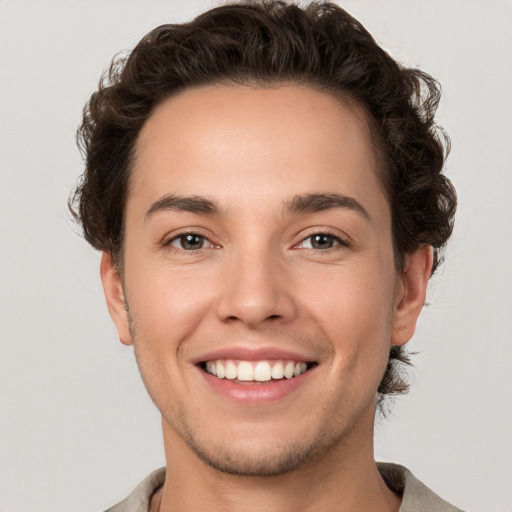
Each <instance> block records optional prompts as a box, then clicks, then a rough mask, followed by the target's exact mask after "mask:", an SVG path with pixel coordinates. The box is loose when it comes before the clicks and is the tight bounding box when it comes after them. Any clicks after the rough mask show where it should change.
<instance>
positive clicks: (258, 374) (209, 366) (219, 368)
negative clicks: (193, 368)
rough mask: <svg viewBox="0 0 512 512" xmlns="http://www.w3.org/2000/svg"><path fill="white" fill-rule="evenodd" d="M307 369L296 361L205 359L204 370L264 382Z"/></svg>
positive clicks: (304, 364)
mask: <svg viewBox="0 0 512 512" xmlns="http://www.w3.org/2000/svg"><path fill="white" fill-rule="evenodd" d="M306 370H307V364H306V363H304V362H296V361H275V362H269V361H233V360H231V359H227V360H217V361H207V362H206V371H207V372H208V373H209V374H211V375H215V376H216V377H218V378H220V379H224V378H226V379H238V380H243V381H258V382H265V381H269V380H271V379H282V378H287V379H291V378H292V377H296V376H297V375H301V374H302V373H304V372H305V371H306Z"/></svg>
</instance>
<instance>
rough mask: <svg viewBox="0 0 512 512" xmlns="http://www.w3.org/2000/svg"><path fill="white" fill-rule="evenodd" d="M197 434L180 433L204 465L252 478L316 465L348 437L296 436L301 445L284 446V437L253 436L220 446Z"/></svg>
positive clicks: (323, 435)
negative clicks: (316, 462)
mask: <svg viewBox="0 0 512 512" xmlns="http://www.w3.org/2000/svg"><path fill="white" fill-rule="evenodd" d="M196 434H198V433H196ZM196 434H194V433H192V432H191V431H186V432H185V433H179V435H180V437H181V438H182V439H183V440H184V442H185V443H186V445H187V446H188V448H189V449H190V450H191V451H192V452H193V453H194V454H195V455H196V456H197V457H198V458H199V459H200V460H201V461H202V462H204V463H205V464H206V465H208V466H210V467H211V468H213V469H215V470H217V471H220V472H222V473H226V474H229V475H237V476H251V477H267V476H278V475H285V474H288V473H292V472H294V471H296V470H298V469H300V468H303V467H305V466H307V465H309V464H314V462H315V461H317V460H319V459H322V457H323V456H325V455H326V454H328V453H329V452H331V451H332V450H333V448H334V447H335V446H336V445H338V444H339V443H340V442H342V440H343V438H344V437H345V432H344V431H343V430H342V431H341V432H339V431H338V432H337V433H336V434H335V433H334V432H331V433H326V432H323V433H322V434H320V433H319V432H314V433H313V432H311V433H310V434H309V435H307V434H304V435H301V436H297V438H298V439H300V441H298V440H297V439H295V440H290V439H288V440H287V441H285V442H283V439H285V438H284V437H282V436H278V437H274V438H273V439H271V438H269V437H268V436H263V437H260V439H258V436H256V435H254V436H251V437H250V438H248V437H245V436H244V439H238V440H237V439H234V436H231V437H229V436H228V437H225V438H224V439H230V441H229V442H224V443H222V444H220V443H219V442H215V441H214V440H212V439H205V437H204V435H196ZM201 434H204V433H201Z"/></svg>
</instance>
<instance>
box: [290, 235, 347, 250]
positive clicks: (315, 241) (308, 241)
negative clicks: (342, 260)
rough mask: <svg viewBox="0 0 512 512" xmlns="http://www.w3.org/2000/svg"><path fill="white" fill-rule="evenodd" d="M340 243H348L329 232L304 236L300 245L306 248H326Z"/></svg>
mask: <svg viewBox="0 0 512 512" xmlns="http://www.w3.org/2000/svg"><path fill="white" fill-rule="evenodd" d="M338 245H346V244H345V243H344V242H343V241H342V240H341V239H340V238H338V237H337V236H334V235H330V234H329V233H315V234H313V235H310V236H308V237H307V238H304V240H302V242H301V243H300V247H302V248H304V249H315V250H326V249H332V248H333V247H336V246H338Z"/></svg>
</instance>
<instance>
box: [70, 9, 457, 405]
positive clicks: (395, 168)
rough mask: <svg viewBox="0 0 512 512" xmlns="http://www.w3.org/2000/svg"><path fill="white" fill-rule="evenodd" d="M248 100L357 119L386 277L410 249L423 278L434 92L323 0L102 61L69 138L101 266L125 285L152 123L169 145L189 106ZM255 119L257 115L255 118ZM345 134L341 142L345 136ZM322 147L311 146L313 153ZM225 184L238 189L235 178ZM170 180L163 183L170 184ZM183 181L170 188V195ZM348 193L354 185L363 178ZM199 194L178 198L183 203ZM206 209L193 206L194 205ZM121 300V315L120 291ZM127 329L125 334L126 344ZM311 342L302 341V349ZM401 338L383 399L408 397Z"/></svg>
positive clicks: (166, 38) (442, 180)
mask: <svg viewBox="0 0 512 512" xmlns="http://www.w3.org/2000/svg"><path fill="white" fill-rule="evenodd" d="M301 94H305V97H301ZM251 95H252V96H253V97H254V98H256V99H255V102H256V103H258V102H260V103H259V105H260V106H261V111H265V109H267V110H268V113H269V116H270V114H271V113H272V111H273V110H272V108H271V107H272V105H274V106H275V108H276V109H277V108H278V107H279V106H280V105H282V104H283V101H284V99H285V98H286V97H289V98H291V99H290V102H291V104H292V105H295V108H296V109H298V108H300V105H303V104H304V105H308V104H309V105H310V107H311V109H312V110H314V109H315V104H317V105H318V109H319V112H324V114H325V116H327V113H328V111H329V108H328V104H329V102H331V103H332V105H338V106H339V108H341V109H342V110H343V112H344V113H345V114H346V115H347V116H348V117H347V119H349V121H350V122H351V123H353V124H354V126H355V125H356V124H357V126H358V128H357V129H356V131H358V130H359V133H360V134H361V136H362V137H364V138H365V141H366V146H365V148H366V150H367V151H366V152H367V153H370V154H371V161H372V163H371V164H368V166H367V167H368V168H371V170H372V173H373V174H372V175H373V176H374V178H375V181H376V183H377V184H378V190H380V192H381V194H382V197H383V198H384V200H385V205H386V206H385V208H387V209H388V211H389V241H390V248H391V253H392V266H393V275H394V276H395V277H396V276H399V277H400V276H403V275H404V274H405V273H406V272H407V269H408V264H409V261H410V260H411V258H412V256H413V255H414V254H416V253H417V252H418V251H421V250H423V252H425V253H426V251H427V250H428V251H431V252H430V254H431V259H429V258H424V261H425V262H427V263H428V269H427V270H424V271H425V272H427V273H428V275H429V276H430V275H431V274H432V273H433V272H434V271H435V269H436V268H437V266H438V264H439V262H440V255H441V252H442V250H443V248H444V246H445V244H446V242H447V240H448V238H449V236H450V234H451V231H452V225H453V215H454V211H455V204H456V198H455V193H454V190H453V188H452V186H451V184H450V182H449V181H448V180H447V178H446V177H444V176H443V175H442V173H441V171H442V168H443V164H444V160H445V157H446V154H447V150H448V142H447V138H446V137H445V136H444V134H443V132H442V131H441V130H440V129H439V128H438V127H437V126H436V124H435V122H434V114H435V110H436V108H437V105H438V101H439V96H440V90H439V86H438V84H437V83H436V82H435V80H434V79H433V78H431V77H430V76H428V75H427V74H425V73H423V72H422V71H420V70H418V69H408V68H405V67H403V66H401V65H400V64H398V63H397V62H396V61H394V60H393V59H392V58H391V57H390V56H389V55H388V54H387V53H386V52H385V51H383V50H382V49H381V48H380V47H379V46H378V45H377V44H376V43H375V41H374V39H373V38H372V37H371V35H370V34H369V33H368V32H367V31H366V30H365V29H364V27H363V26H362V25H361V24H360V23H359V22H358V21H356V20H355V19H354V18H352V17H351V16H350V15H348V14H347V13H346V12H345V11H343V10H342V9H341V8H339V7H337V6H335V5H333V4H328V3H327V4H311V5H309V6H308V7H305V8H303V9H301V8H299V7H297V6H295V5H289V4H287V3H285V2H275V1H273V2H265V1H263V2H242V3H236V4H230V5H226V6H223V7H219V8H216V9H212V10H210V11H208V12H206V13H204V14H202V15H200V16H199V17H197V18H196V19H195V20H194V21H193V22H191V23H187V24H183V25H163V26H161V27H158V28H156V29H155V30H153V31H152V32H150V33H149V34H148V35H146V36H145V37H144V38H143V39H142V40H141V41H140V43H139V44H138V45H137V46H136V47H135V49H134V50H133V51H132V52H131V53H130V54H129V55H128V56H127V57H125V58H119V59H117V60H115V61H114V62H113V63H112V66H111V67H110V70H109V72H108V74H107V75H106V76H105V77H103V79H102V81H101V83H100V87H99V89H98V91H97V92H95V93H94V94H93V95H92V97H91V99H90V101H89V103H88V105H87V106H86V108H85V110H84V118H83V123H82V126H81V128H80V130H79V141H80V143H81V147H82V149H83V152H84V154H85V159H86V170H85V173H84V175H83V177H82V181H81V183H80V184H79V186H78V187H77V190H76V192H75V195H74V196H73V197H72V200H71V207H72V211H74V212H76V216H77V218H78V219H79V221H80V222H81V224H82V226H83V232H84V235H85V238H86V239H87V240H88V241H89V242H90V243H91V244H92V245H93V246H94V247H95V248H97V249H99V250H101V251H103V252H104V254H105V255H108V256H109V257H110V258H111V260H112V262H113V265H114V268H115V270H116V272H118V274H119V277H120V282H121V284H122V285H124V284H125V283H126V278H127V276H126V275H125V272H126V271H127V269H126V265H125V262H126V256H127V254H126V251H127V230H128V229H129V226H128V221H127V205H128V203H129V201H130V198H131V197H132V195H133V194H135V189H136V187H138V186H139V185H140V180H138V179H137V176H138V175H140V173H142V172H143V171H142V170H141V169H140V165H139V164H140V162H141V161H144V162H146V160H145V159H146V158H147V152H148V151H149V149H148V148H149V147H151V144H152V142H151V141H152V140H155V138H158V137H157V132H155V130H156V127H157V126H164V125H165V120H164V119H167V120H168V121H169V122H171V121H170V120H176V122H174V121H172V122H171V124H172V126H173V130H174V132H173V131H170V132H166V136H167V137H168V139H167V140H172V138H173V135H174V134H175V135H176V137H177V138H178V139H179V138H180V137H182V133H181V129H182V127H183V126H184V125H186V129H187V130H189V131H190V130H193V126H190V125H189V124H187V123H186V122H185V119H186V107H187V106H188V108H190V109H192V110H190V111H191V112H192V111H193V109H194V108H196V110H197V108H199V106H201V105H202V106H203V107H204V108H209V109H210V110H211V111H214V110H215V108H216V107H215V105H222V104H223V103H224V102H228V103H229V101H230V98H231V99H232V100H233V101H234V103H236V104H237V105H238V106H239V107H240V108H241V109H243V108H250V107H248V106H247V105H248V104H247V103H246V99H247V97H251ZM174 100H175V102H174V103H173V101H174ZM308 102H309V103H308ZM315 102H316V103H315ZM283 108H284V107H283ZM291 111H293V109H291V110H290V112H291ZM218 114H219V116H220V117H222V115H223V114H222V113H218ZM221 114H222V115H221ZM253 114H254V117H258V116H257V111H256V112H253ZM282 114H283V115H284V114H285V112H284V111H283V112H282ZM180 115H181V116H182V117H181V118H180V117H179V116H180ZM194 115H198V113H197V112H195V113H194ZM165 116H167V117H165ZM225 118H226V119H228V118H229V115H227V117H226V116H225ZM180 119H183V120H184V125H180V122H179V120H180ZM251 119H253V117H250V118H248V121H247V123H248V125H250V123H251ZM303 121H304V122H306V121H307V120H306V119H304V120H303ZM338 121H339V119H338ZM338 121H336V120H335V119H333V120H332V123H333V124H332V126H334V127H342V126H344V124H343V122H341V121H340V122H339V123H338ZM261 122H263V123H264V122H265V121H264V120H262V121H261ZM307 122H309V121H307ZM166 126H169V124H167V125H166ZM148 133H150V134H152V137H150V136H149V135H148ZM340 134H341V131H340ZM343 135H344V137H345V139H344V140H347V139H349V138H350V136H349V132H347V133H344V134H343ZM313 136H318V134H314V135H313ZM297 137H299V135H297ZM299 138H300V137H299ZM327 138H328V137H327ZM325 139H326V138H325V137H324V139H322V138H319V144H321V143H320V141H322V140H325ZM331 142H332V141H331ZM240 143H241V144H242V143H243V141H241V142H240ZM284 143H286V141H283V144H284ZM171 146H172V142H171ZM334 146H335V143H334V142H332V147H334ZM342 146H343V144H341V145H340V148H341V147H342ZM356 146H357V143H354V144H353V145H352V146H350V147H352V148H353V147H356ZM155 148H156V146H155ZM333 154H334V152H333ZM171 157H172V155H171ZM262 172H263V173H264V170H262ZM298 172H300V171H298ZM171 178H172V174H171ZM231 179H232V181H233V180H234V181H236V180H237V177H236V175H232V176H231ZM266 179H267V180H269V179H270V180H271V177H270V176H266ZM287 179H288V180H290V179H291V180H292V181H293V179H294V178H293V176H292V175H290V176H288V178H287ZM361 179H362V178H361ZM297 180H298V181H299V182H300V179H299V178H297ZM206 181H208V180H206ZM232 181H231V182H232ZM169 183H170V184H171V188H172V179H171V180H170V181H169ZM354 183H355V182H354ZM182 185H183V183H181V182H180V183H179V185H178V189H177V190H174V191H173V190H170V193H171V195H172V194H174V193H178V192H180V189H181V187H182ZM268 185H269V186H271V183H268ZM359 186H360V187H364V180H363V181H362V182H361V183H359ZM212 187H215V180H214V181H213V182H212ZM318 187H319V188H318V191H321V192H326V194H324V195H323V197H322V200H323V201H327V202H329V201H332V200H333V196H330V195H329V193H330V191H331V190H330V188H329V186H327V185H325V186H324V185H323V184H322V183H321V182H320V183H319V186H318ZM185 188H186V186H185ZM375 190H377V189H375ZM196 195H198V194H195V193H193V194H189V199H190V197H192V199H193V197H195V196H196ZM203 195H204V194H203ZM368 197H369V198H370V196H368ZM289 199H291V198H289ZM377 202H378V201H377ZM189 206H190V208H192V206H193V205H189ZM213 206H215V205H212V204H204V202H203V203H201V204H199V203H198V204H196V205H195V206H194V207H195V208H206V209H207V210H208V208H210V209H211V208H212V207H213ZM223 206H224V205H220V207H221V208H222V207H223ZM295 206H297V205H295ZM302 207H303V205H302ZM190 208H189V210H190ZM292 209H293V207H292ZM363 209H364V208H363ZM299 210H300V205H299ZM150 216H151V213H150ZM250 218H251V217H250V216H248V219H250ZM201 236H202V235H201ZM215 236H216V235H212V238H215ZM196 242H197V239H196ZM201 243H203V242H201ZM208 243H210V242H208ZM211 243H212V244H213V245H215V244H217V242H216V241H215V240H214V241H211ZM330 243H332V240H331V242H330ZM218 244H219V246H221V245H222V244H221V243H220V242H218ZM212 247H213V246H212ZM384 259H385V258H384ZM420 266H421V265H420ZM187 272H188V270H187ZM207 293H213V292H212V290H208V291H207ZM127 299H128V300H127V303H128V306H131V304H130V301H129V294H128V296H127ZM277 316H279V315H277ZM128 318H129V315H128ZM136 329H137V327H136V325H132V332H130V333H129V334H127V335H126V338H128V337H130V338H131V337H133V336H134V334H135V332H134V331H136ZM279 330H282V329H281V328H280V329H279ZM388 334H389V333H388ZM409 337H410V335H409ZM314 339H315V337H314V335H312V336H311V339H310V341H312V342H314ZM406 341H407V340H406ZM404 343H405V341H404V340H403V339H401V341H400V343H398V342H397V343H395V344H393V343H391V344H390V347H389V350H387V354H386V364H385V365H384V368H383V372H382V374H381V375H380V376H379V382H380V383H378V393H379V396H380V397H383V396H386V395H390V394H396V393H401V392H404V391H406V389H407V384H406V382H405V381H404V379H403V378H402V375H401V372H400V369H399V366H398V364H399V363H400V362H404V361H405V362H407V361H408V358H407V356H406V355H405V353H404V351H403V344H404ZM320 351H321V350H320ZM327 355H328V354H325V356H326V357H327ZM139 363H140V361H139ZM157 405H158V404H157Z"/></svg>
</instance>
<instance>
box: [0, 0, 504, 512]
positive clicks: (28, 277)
mask: <svg viewBox="0 0 512 512" xmlns="http://www.w3.org/2000/svg"><path fill="white" fill-rule="evenodd" d="M340 4H341V5H342V6H344V7H346V8H347V10H348V11H349V12H351V13H352V14H353V15H355V16H356V17H357V18H359V19H360V20H361V21H362V22H363V23H364V24H365V25H366V27H367V28H368V29H369V30H370V31H371V32H372V33H373V34H374V35H375V37H376V38H377V40H378V41H379V42H380V43H381V44H382V45H383V46H384V47H385V48H386V49H387V50H388V51H389V52H390V53H391V54H392V55H394V56H395V57H396V58H397V59H399V60H400V61H402V62H405V63H407V64H408V65H412V66H420V67H421V68H422V69H424V70H426V71H427V72H429V73H430V74H432V75H433V76H435V77H436V78H437V79H438V80H439V81H440V82H441V83H442V85H443V90H444V96H443V100H442V103H441V106H440V110H439V120H440V122H441V124H442V125H444V126H445V128H446V129H447V130H448V132H449V134H450V135H451V138H452V143H453V151H452V154H451V156H450V158H449V160H448V164H447V174H448V175H449V177H450V178H451V179H452V180H453V182H454V184H455V186H456V188H457V191H458V194H459V200H460V206H459V211H458V215H457V223H456V229H455V233H454V236H453V240H452V242H451V244H450V246H449V249H448V252H447V254H446V262H445V265H444V266H443V267H442V268H441V270H440V271H439V273H438V275H437V276H436V277H434V279H433V280H432V282H431V288H430V292H429V302H430V306H429V307H428V308H426V309H425V311H424V312H423V315H422V318H421V320H420V323H419V327H418V330H417V333H416V335H415V337H414V339H413V341H412V342H411V349H412V350H414V351H417V352H418V355H416V356H415V358H414V362H415V369H414V371H413V372H412V379H413V381H414V383H413V387H412V391H411V393H410V394H409V395H408V396H406V397H404V398H401V399H399V401H398V402H397V403H396V405H395V407H394V409H393V413H392V415H391V416H390V417H389V418H388V419H387V420H381V421H379V422H378V424H377V427H376V456H377V458H379V459H381V460H387V461H395V462H399V463H402V464H405V465H406V466H408V467H409V468H411V469H412V471H413V472H414V473H415V474H416V476H418V477H419V478H420V479H421V480H423V481H424V482H425V483H426V484H427V485H429V486H431V487H432V488H433V489H435V490H436V492H437V493H439V494H440V495H441V496H443V497H444V498H445V499H447V500H449V501H451V502H453V503H455V504H457V505H458V506H459V507H462V508H464V509H466V510H470V511H485V512H494V511H502V512H507V511H508V512H510V511H512V377H511V366H512V329H511V325H512V322H511V317H512V271H511V268H512V229H511V228H512V201H511V197H512V169H511V164H510V161H511V158H510V151H511V146H512V130H511V120H512V101H511V99H510V96H511V93H512V89H511V84H512V61H511V50H512V36H511V34H512V31H511V27H512V2H511V1H509V0H494V1H492V0H490V1H487V2H483V1H468V0H437V1H436V0H429V1H426V0H425V1H419V0H418V1H412V0H374V1H361V0H359V1H357V0H351V1H340ZM210 5H212V4H211V3H210V2H207V1H199V0H179V1H169V0H168V1H156V0H153V1H151V0H149V1H142V0H141V1H130V0H123V1H121V0H118V1H102V2H100V1H92V0H88V1H85V0H83V1H78V0H67V1H64V0H62V1H60V2H58V1H40V0H39V1H36V0H34V1H32V2H29V1H22V0H0V81H1V82H0V123H1V125H0V234H1V237H0V243H1V251H0V279H1V280H0V337H1V352H0V510H1V511H2V512H29V511H30V512H32V511H43V512H46V511H48V512H50V511H51V512H69V511H71V510H72V511H75V512H90V511H95V510H96V511H100V510H103V509H105V508H107V507H108V506H110V505H112V504H113V503H115V502H117V501H119V500H120V499H122V498H124V497H125V496H126V495H127V494H128V492H129V491H131V489H132V488H133V487H134V486H135V485H136V484H137V483H138V482H139V481H140V480H141V479H142V478H143V477H144V476H145V475H146V474H147V473H149V472H150V471H151V470H153V469H155V468H156V467H159V466H161V465H163V464H164V458H163V447H162V441H161V432H160V430H161V427H160V421H159V415H158V413H157V411H156V409H155V408H154V407H153V405H152V403H151V402H150V400H149V398H148V397H147V396H146V392H145V390H144V388H143V385H142V382H141V379H140V377H139V375H138V371H137V368H136V364H135V361H134V357H133V353H132V350H131V348H130V347H125V346H123V345H121V344H120V343H119V342H118V340H117V337H116V333H115V331H114V328H113V326H112V325H111V322H110V319H109V317H108V314H107V310H106V307H105V304H104V299H103V294H102V290H101V285H100V279H99V273H98V266H99V254H98V253H96V252H95V251H94V250H92V249H90V248H89V247H88V246H87V245H86V243H85V242H84V241H83V240H82V239H81V238H80V237H79V235H78V228H77V227H76V226H75V225H74V224H73V222H72V221H71V220H70V214H69V212H68V210H67V205H66V202H67V198H68V194H69V193H70V191H71V189H72V187H73V185H74V184H75V183H76V180H77V177H78V176H79V174H80V173H81V172H82V162H81V158H80V155H79V153H78V151H77V149H76V147H75V142H74V132H75V130H76V127H77V125H78V123H79V120H80V115H81V108H82V106H83V104H84V103H85V102H86V101H87V99H88V97H89V96H90V94H91V93H92V92H93V91H94V89H95V87H96V85H97V82H98V79H99V76H100V74H101V72H102V71H103V70H104V69H105V68H106V67H107V66H108V64H109V62H110V59H111V58H112V57H113V55H114V54H116V53H117V52H119V51H121V50H126V49H130V48H132V47H133V46H134V45H135V44H136V43H137V41H138V40H139V39H140V38H141V37H142V36H143V35H144V34H145V33H146V32H148V31H149V30H150V29H152V28H153V27H155V26H156V25H159V24H163V23H166V22H180V21H186V20H188V19H190V18H191V17H192V16H194V15H196V14H198V13H199V12H201V11H202V10H204V9H205V8H207V7H208V6H210Z"/></svg>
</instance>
